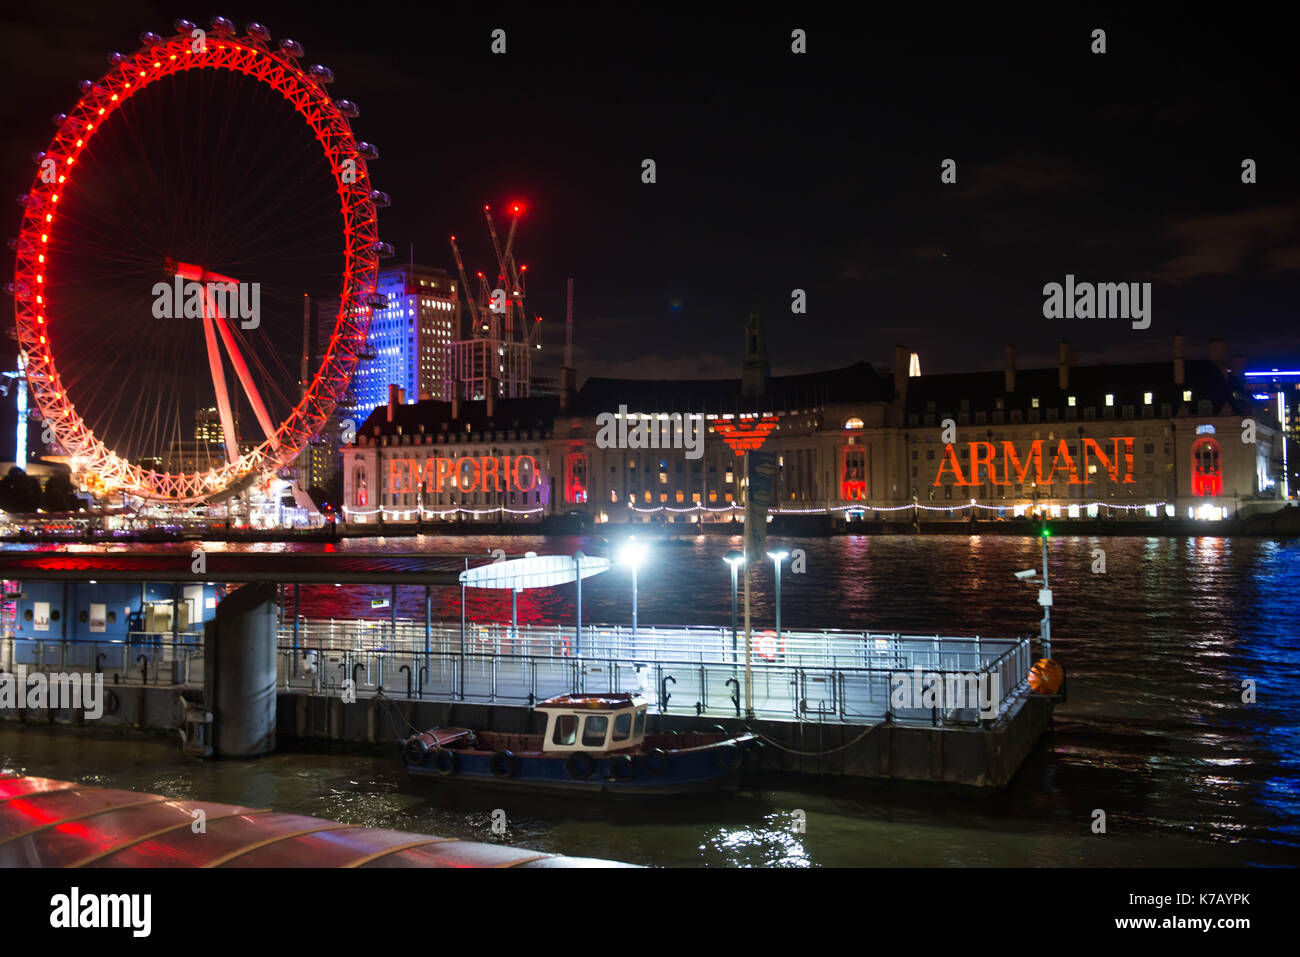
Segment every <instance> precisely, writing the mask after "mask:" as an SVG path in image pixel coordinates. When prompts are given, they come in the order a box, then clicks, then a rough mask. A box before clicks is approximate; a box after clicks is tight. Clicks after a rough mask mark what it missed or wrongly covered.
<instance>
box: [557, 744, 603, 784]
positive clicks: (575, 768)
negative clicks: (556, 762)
mask: <svg viewBox="0 0 1300 957" xmlns="http://www.w3.org/2000/svg"><path fill="white" fill-rule="evenodd" d="M564 766H565V768H567V769H568V772H569V777H571V778H573V779H574V780H575V781H585V780H587V778H589V777H591V775H592V773H593V772H595V770H596V759H595V758H593V757H592V756H591V755H590V754H587V753H586V752H585V751H574V752H573V753H572V754H570V755H569V757H568V760H566V761H565V762H564Z"/></svg>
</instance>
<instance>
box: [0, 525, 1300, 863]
mask: <svg viewBox="0 0 1300 957" xmlns="http://www.w3.org/2000/svg"><path fill="white" fill-rule="evenodd" d="M738 543H739V539H738V538H725V537H718V538H715V537H713V536H699V537H695V538H691V539H688V540H686V541H684V542H681V543H678V544H674V545H668V544H665V545H664V546H663V547H662V548H660V547H657V546H656V547H655V548H654V550H653V552H652V555H651V557H650V559H649V561H648V562H647V564H646V566H645V567H644V568H643V569H642V571H641V577H640V609H639V614H640V620H641V622H642V623H643V624H654V623H660V624H669V623H679V622H682V621H690V622H693V623H698V624H706V625H714V626H725V625H727V624H728V622H729V620H730V579H729V575H728V572H727V568H726V566H725V564H724V563H723V561H722V556H723V554H725V553H726V552H727V551H728V550H729V549H731V548H733V547H736V545H737V544H738ZM782 544H785V545H787V546H789V547H791V548H799V549H803V550H804V551H805V553H806V571H805V572H803V573H802V574H797V573H794V572H792V571H791V568H790V566H789V564H787V567H786V573H785V575H784V576H783V579H782V601H783V616H782V617H783V620H784V622H785V624H786V625H787V626H788V627H792V628H814V627H816V628H821V627H843V628H870V629H872V630H876V631H900V632H903V633H913V634H916V633H927V632H928V633H931V634H933V633H935V632H936V631H943V632H945V633H953V634H975V633H980V634H984V635H1012V634H1027V633H1031V632H1035V631H1036V630H1037V627H1038V619H1039V617H1040V611H1039V608H1038V606H1037V605H1036V604H1035V602H1034V598H1035V586H1032V585H1026V584H1024V583H1021V582H1017V581H1016V580H1015V579H1014V578H1013V573H1014V572H1015V571H1017V570H1019V569H1023V568H1030V567H1034V566H1036V565H1037V564H1038V560H1039V543H1038V541H1037V539H1032V538H1027V537H1026V538H1015V537H1006V536H989V535H980V536H973V537H961V536H919V537H918V536H896V537H888V536H844V537H837V538H828V539H795V540H788V539H783V540H782ZM82 547H84V546H73V547H72V549H71V550H72V551H74V552H75V551H76V550H77V549H79V548H82ZM169 547H174V548H177V549H188V548H189V546H188V544H182V545H176V546H169ZM211 547H212V548H214V549H220V548H223V547H224V548H236V549H246V548H252V549H256V550H266V549H269V548H275V549H277V550H279V546H269V545H240V546H223V545H220V544H216V543H214V544H213V545H212V546H211ZM303 547H306V546H297V545H295V546H290V550H289V551H288V553H287V554H286V555H285V560H286V561H292V560H293V559H292V554H293V551H292V550H293V549H296V548H303ZM337 547H338V548H339V549H340V550H341V551H345V552H346V551H349V550H356V551H358V552H372V551H393V552H399V553H400V552H406V551H410V550H412V549H413V548H415V549H417V550H419V551H426V552H440V551H441V552H465V551H479V550H482V551H484V552H485V553H486V552H487V550H489V549H491V548H497V547H500V548H503V549H506V550H507V551H510V552H511V553H517V552H519V551H523V550H525V549H531V550H536V551H538V552H539V553H547V552H551V553H559V552H566V553H571V552H572V551H573V550H574V549H577V548H583V549H585V550H590V549H592V547H593V541H592V540H590V539H584V538H551V539H546V538H527V539H513V538H495V537H481V538H461V537H457V538H446V537H435V536H424V537H422V538H418V539H414V540H413V539H409V538H401V539H398V538H384V539H368V540H349V541H345V542H341V543H339V544H338V546H337ZM1098 549H1101V550H1103V551H1104V552H1105V556H1104V557H1105V572H1104V573H1101V572H1094V571H1093V569H1094V568H1096V567H1098V564H1097V559H1098V556H1097V554H1096V552H1097V550H1098ZM57 550H59V551H68V550H69V549H66V548H59V549H57ZM1049 550H1050V551H1049V555H1050V566H1051V574H1052V579H1053V588H1054V590H1055V605H1054V607H1053V617H1052V622H1053V639H1054V641H1053V651H1054V656H1055V657H1056V658H1057V660H1058V661H1060V662H1061V663H1062V664H1063V665H1064V666H1065V667H1066V669H1067V671H1068V673H1069V682H1070V685H1069V689H1070V695H1069V701H1068V702H1067V703H1065V704H1063V705H1061V706H1059V707H1058V708H1057V710H1056V716H1055V728H1054V730H1053V731H1051V732H1049V733H1048V734H1047V735H1046V736H1045V738H1044V739H1043V741H1042V743H1041V744H1040V745H1039V747H1038V748H1037V749H1036V750H1035V751H1034V752H1033V753H1032V754H1031V755H1030V756H1029V758H1028V760H1027V761H1026V763H1025V764H1024V766H1023V767H1022V768H1021V770H1020V772H1019V773H1018V774H1017V775H1016V776H1015V778H1014V779H1013V780H1012V781H1011V783H1010V785H1009V786H1008V787H1007V788H1005V789H1003V790H1002V791H1001V792H999V793H998V794H995V795H993V796H990V797H985V798H974V797H971V796H970V795H969V794H967V793H960V794H917V793H916V792H915V791H914V790H913V789H909V790H908V791H907V792H906V793H898V792H897V791H896V790H895V789H894V788H891V787H884V786H875V785H868V784H861V783H853V784H847V783H845V782H833V781H829V780H828V781H826V782H824V783H823V782H820V781H816V780H813V781H810V782H809V783H808V784H807V785H806V786H803V787H801V788H800V789H798V790H794V789H791V788H789V786H788V785H784V784H782V783H780V782H777V783H775V784H772V785H770V786H769V784H767V783H766V782H763V783H762V784H761V785H760V786H757V787H754V788H747V789H745V790H744V791H742V792H741V793H740V794H739V795H737V796H736V797H734V798H732V799H729V800H723V801H721V802H718V801H707V802H705V801H683V800H678V799H674V800H673V801H670V802H668V803H667V804H666V805H665V806H663V807H652V806H651V807H648V806H640V807H636V808H618V807H613V806H610V805H606V804H602V803H601V802H594V804H584V803H580V802H572V801H568V802H564V801H550V800H537V799H533V798H529V799H524V798H515V797H513V796H511V797H508V798H506V799H504V800H503V798H502V796H501V795H500V794H492V795H488V794H485V793H477V792H475V791H473V790H470V789H463V788H462V789H459V790H456V791H447V792H443V791H439V790H437V789H436V788H416V787H412V786H411V785H409V784H407V783H406V782H405V781H404V779H403V777H402V776H401V774H400V772H399V770H398V766H397V763H396V760H395V759H394V758H393V757H391V756H387V755H385V756H372V755H368V754H356V753H346V752H344V751H343V750H342V749H339V748H335V749H333V750H330V751H328V752H327V753H301V752H296V751H295V752H288V751H285V752H282V753H280V754H276V755H274V756H272V757H269V758H266V759H262V760H258V761H247V762H201V761H194V760H191V759H185V758H183V757H182V756H181V754H180V748H179V745H178V744H177V743H176V742H174V741H167V740H154V739H148V740H144V741H140V740H130V739H126V738H120V737H116V736H114V735H111V734H104V733H102V732H76V731H73V730H71V729H62V728H60V729H56V730H49V729H48V728H42V727H34V726H21V725H17V724H14V723H0V764H10V765H18V766H22V767H25V768H26V769H27V770H28V771H29V772H30V773H33V774H46V775H49V776H52V777H64V778H75V779H78V780H93V781H96V782H101V783H109V784H114V785H116V786H124V787H132V788H137V789H140V790H145V791H155V792H160V793H177V794H180V795H183V796H189V797H194V798H198V797H205V798H208V799H211V800H219V801H227V802H229V803H238V804H246V805H255V806H268V805H269V806H275V807H277V808H281V809H283V810H293V811H297V812H299V813H307V814H314V815H317V816H322V817H330V818H334V819H338V820H344V821H353V822H356V823H366V824H372V825H374V826H395V827H402V828H404V829H409V830H414V831H428V832H432V833H437V834H444V833H445V834H453V835H462V836H465V837H467V838H468V839H471V840H492V839H493V838H492V837H491V836H490V835H488V832H487V829H488V825H489V823H490V816H491V812H492V810H493V809H495V808H499V807H500V808H504V809H505V810H506V811H507V813H508V815H509V818H510V821H511V830H510V832H509V834H508V835H507V839H508V840H512V841H517V842H518V843H520V844H523V845H526V846H530V847H537V848H539V849H540V850H546V851H552V852H556V853H565V854H570V855H576V856H593V857H606V858H613V859H616V860H625V861H631V862H635V863H645V864H709V865H713V864H719V865H720V864H780V865H791V866H806V865H849V864H865V865H902V866H912V865H927V864H929V865H934V864H939V865H946V864H953V865H1001V866H1015V865H1026V864H1033V865H1071V864H1077V865H1086V866H1157V865H1166V866H1189V867H1190V866H1208V865H1229V866H1230V865H1251V864H1254V865H1290V864H1295V863H1297V862H1300V681H1298V680H1297V679H1300V667H1298V659H1300V652H1297V650H1296V643H1295V623H1296V622H1297V621H1300V542H1296V541H1271V540H1267V539H1260V538H1223V537H1199V538H1186V539H1179V538H1165V537H1161V538H1156V537H1150V538H1142V537H1128V538H1100V537H1071V536H1063V535H1062V536H1059V537H1053V538H1052V539H1051V540H1050V542H1049ZM422 592H423V589H421V588H416V587H411V588H403V589H401V590H399V593H398V613H399V614H400V615H402V616H404V617H416V618H418V617H420V616H422V615H423V594H422ZM388 596H389V590H388V589H387V588H386V587H383V586H378V587H373V588H367V587H357V588H334V587H333V586H331V585H323V586H311V587H306V586H304V587H303V588H302V594H301V598H302V611H303V613H304V614H307V615H311V616H313V617H334V618H339V619H347V618H353V617H371V616H372V615H373V616H374V617H377V618H385V617H386V613H385V612H380V613H378V614H376V613H374V612H372V611H371V608H370V600H371V599H372V598H382V597H388ZM751 597H752V603H753V609H754V612H753V614H754V619H755V627H771V623H772V616H773V610H774V607H773V598H774V594H773V576H772V570H771V564H770V563H764V565H763V567H762V568H760V569H758V570H757V571H756V572H755V573H754V576H753V585H752V596H751ZM583 599H584V606H585V616H584V617H585V619H586V620H588V621H623V622H626V621H627V620H628V619H629V618H630V604H631V582H630V576H629V575H628V574H627V573H626V572H625V571H622V570H615V571H613V572H610V573H609V574H606V575H601V576H598V577H596V578H593V579H590V580H588V582H587V583H585V584H584V588H583ZM459 600H460V595H459V589H455V588H443V589H435V590H434V614H435V616H436V617H438V618H439V619H442V620H455V619H458V618H459ZM572 602H573V590H572V588H571V587H570V588H565V587H560V588H555V589H548V590H544V591H538V592H528V593H525V594H524V595H523V596H521V600H520V603H519V613H520V620H521V621H523V622H536V623H546V622H567V621H571V620H572V614H573V605H572ZM468 615H469V619H470V621H506V620H509V617H510V598H509V595H508V594H506V593H491V592H472V591H471V592H470V595H469V605H468ZM1244 680H1251V681H1253V682H1254V683H1255V695H1256V698H1255V702H1254V703H1253V704H1247V703H1244V702H1243V700H1242V695H1243V687H1242V682H1243V681H1244ZM383 730H384V731H385V732H387V730H388V729H386V728H385V729H383ZM285 744H286V745H290V744H291V742H288V741H286V742H285ZM1099 809H1100V810H1103V811H1105V813H1106V816H1107V833H1106V834H1104V835H1100V834H1094V833H1092V829H1091V828H1092V821H1093V818H1094V812H1095V811H1096V810H1099ZM795 811H803V812H804V817H805V819H806V823H805V825H804V830H803V831H798V830H796V829H795V828H794V827H793V826H792V816H793V814H794V812H795Z"/></svg>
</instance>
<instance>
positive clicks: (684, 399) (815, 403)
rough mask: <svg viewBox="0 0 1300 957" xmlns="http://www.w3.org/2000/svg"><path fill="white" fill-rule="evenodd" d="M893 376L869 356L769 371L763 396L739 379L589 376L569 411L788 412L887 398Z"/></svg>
mask: <svg viewBox="0 0 1300 957" xmlns="http://www.w3.org/2000/svg"><path fill="white" fill-rule="evenodd" d="M892 399H893V385H892V383H891V381H890V380H889V379H887V378H885V377H883V376H881V375H880V373H878V372H877V371H876V370H875V369H874V368H872V367H871V365H869V364H868V363H866V362H856V363H854V364H853V365H851V366H845V367H843V368H841V369H830V370H827V371H825V372H807V373H803V374H801V375H786V376H771V377H770V378H769V379H768V380H767V389H766V390H765V392H764V393H763V395H761V396H757V397H754V398H745V397H743V396H742V395H741V380H740V379H738V378H737V379H599V378H590V379H588V380H587V381H586V382H585V383H584V384H583V386H582V388H581V389H580V390H579V391H578V395H577V397H576V399H575V400H574V402H573V403H572V404H571V405H570V406H569V409H568V412H569V413H571V414H573V415H599V414H600V413H602V412H617V411H618V408H619V406H620V405H625V406H627V409H628V411H629V412H638V413H655V412H666V413H672V412H682V413H690V412H696V413H703V414H706V415H707V414H723V413H728V412H731V413H736V412H786V411H789V410H791V409H813V408H819V407H822V406H825V405H829V404H831V403H838V402H849V403H852V402H889V401H891V400H892Z"/></svg>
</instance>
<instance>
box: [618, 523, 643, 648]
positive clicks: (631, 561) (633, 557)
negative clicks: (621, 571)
mask: <svg viewBox="0 0 1300 957" xmlns="http://www.w3.org/2000/svg"><path fill="white" fill-rule="evenodd" d="M645 553H646V547H645V543H644V542H636V541H629V542H628V543H627V544H626V545H624V546H623V551H622V559H623V564H625V565H630V566H631V567H632V637H633V638H635V637H636V626H637V620H636V614H637V608H636V605H637V594H636V573H637V569H638V568H639V567H640V565H641V562H642V561H643V560H644V559H645Z"/></svg>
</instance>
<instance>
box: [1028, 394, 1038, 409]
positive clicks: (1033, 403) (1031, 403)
mask: <svg viewBox="0 0 1300 957" xmlns="http://www.w3.org/2000/svg"><path fill="white" fill-rule="evenodd" d="M1029 407H1030V408H1031V409H1036V408H1038V398H1037V397H1034V398H1032V399H1030V400H1029Z"/></svg>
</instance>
